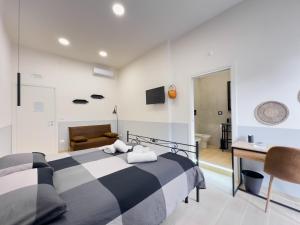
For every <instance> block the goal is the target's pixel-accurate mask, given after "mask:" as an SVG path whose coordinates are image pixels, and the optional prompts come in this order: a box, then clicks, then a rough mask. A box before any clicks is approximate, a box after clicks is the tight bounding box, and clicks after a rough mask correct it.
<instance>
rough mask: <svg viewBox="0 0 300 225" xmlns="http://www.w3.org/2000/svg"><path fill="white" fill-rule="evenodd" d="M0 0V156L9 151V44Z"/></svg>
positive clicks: (10, 107) (10, 108)
mask: <svg viewBox="0 0 300 225" xmlns="http://www.w3.org/2000/svg"><path fill="white" fill-rule="evenodd" d="M2 9H3V7H2V0H1V1H0V102H1V107H0V156H1V155H3V154H8V153H10V152H11V111H12V97H11V92H12V86H11V75H12V71H11V45H10V41H9V38H8V35H7V33H6V30H5V27H4V22H3V16H2V15H3V12H2Z"/></svg>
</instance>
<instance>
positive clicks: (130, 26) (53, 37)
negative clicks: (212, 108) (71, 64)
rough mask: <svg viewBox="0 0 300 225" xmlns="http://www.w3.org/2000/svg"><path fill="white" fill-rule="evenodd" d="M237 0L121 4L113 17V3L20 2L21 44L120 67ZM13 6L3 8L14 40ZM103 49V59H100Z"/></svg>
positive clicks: (12, 0) (11, 2) (9, 1)
mask: <svg viewBox="0 0 300 225" xmlns="http://www.w3.org/2000/svg"><path fill="white" fill-rule="evenodd" d="M241 1H242V0H120V1H119V2H122V3H123V4H124V5H125V8H126V14H125V16H124V17H121V18H118V17H116V16H115V15H114V14H113V13H112V10H111V6H112V4H113V3H114V0H21V4H22V9H21V10H22V11H21V40H22V44H23V45H25V46H28V47H31V48H34V49H39V50H44V51H47V52H51V53H55V54H59V55H62V56H66V57H70V58H74V59H78V60H81V61H85V62H89V63H98V64H103V65H107V66H110V67H114V68H120V67H122V66H124V65H126V64H128V63H130V62H131V61H133V60H134V59H136V58H137V57H139V56H140V55H142V54H144V53H145V52H146V51H148V50H150V49H151V48H154V47H155V46H157V45H159V44H160V43H162V42H164V41H166V40H170V39H174V38H176V37H178V36H179V35H182V34H184V33H185V32H188V31H190V30H191V29H193V28H195V27H196V26H198V25H200V24H201V23H203V22H204V21H206V20H208V19H210V18H212V17H214V16H216V15H218V14H220V13H221V12H222V11H224V10H226V9H228V8H230V7H232V6H234V5H235V4H237V3H239V2H241ZM17 2H18V1H17V0H6V5H5V20H6V24H7V27H8V30H9V33H10V35H11V36H12V37H13V39H14V40H16V36H17V32H16V31H17V29H16V27H17V26H16V24H17ZM60 36H63V37H66V38H68V39H69V40H70V41H71V46H69V47H62V46H60V45H59V44H58V43H57V38H58V37H60ZM102 49H104V50H106V51H107V52H108V54H109V57H108V58H106V59H103V58H100V57H99V55H98V51H99V50H102Z"/></svg>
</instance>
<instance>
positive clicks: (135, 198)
mask: <svg viewBox="0 0 300 225" xmlns="http://www.w3.org/2000/svg"><path fill="white" fill-rule="evenodd" d="M102 149H103V148H102ZM102 149H101V150H99V149H90V150H85V151H78V152H74V153H65V154H60V155H56V156H50V157H48V158H47V160H48V162H49V164H50V165H51V166H52V167H53V168H54V171H55V172H54V176H53V183H54V186H55V188H56V190H57V192H58V193H59V195H60V196H61V198H62V199H63V200H64V201H66V204H67V212H66V213H65V214H64V215H63V216H62V217H60V218H58V219H56V220H55V221H53V222H51V223H50V224H55V225H102V224H110V225H117V224H118V225H158V224H160V223H161V222H162V221H164V220H165V219H166V218H167V216H168V215H170V214H171V213H172V212H173V210H174V209H175V208H176V206H177V205H178V204H179V203H181V202H182V201H183V200H184V199H185V197H187V196H188V194H189V193H190V192H191V191H192V190H193V189H194V188H195V187H198V188H200V189H203V188H205V180H204V176H203V173H202V172H201V170H200V169H199V167H198V166H196V165H195V164H194V163H193V162H192V161H191V160H190V159H188V158H186V157H184V156H181V155H177V154H174V153H171V152H165V151H161V150H160V151H159V152H156V153H157V154H158V160H157V161H156V162H148V163H138V164H128V163H127V153H123V154H120V153H117V154H113V155H112V154H107V153H105V152H104V151H103V150H102Z"/></svg>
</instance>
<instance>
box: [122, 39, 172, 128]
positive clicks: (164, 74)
mask: <svg viewBox="0 0 300 225" xmlns="http://www.w3.org/2000/svg"><path fill="white" fill-rule="evenodd" d="M170 79H171V73H170V61H169V46H168V45H167V44H165V45H162V46H159V47H158V48H156V49H154V50H153V51H150V52H149V53H147V54H146V55H144V56H143V57H141V58H140V59H138V60H136V61H135V62H133V63H131V64H130V65H128V66H126V67H125V68H124V69H123V70H121V71H120V72H119V76H118V106H119V113H120V119H121V120H134V121H151V122H168V121H169V113H168V112H169V111H168V110H169V100H168V99H167V98H166V103H165V104H156V105H146V90H148V89H152V88H156V87H159V86H166V92H167V86H168V84H169V83H170Z"/></svg>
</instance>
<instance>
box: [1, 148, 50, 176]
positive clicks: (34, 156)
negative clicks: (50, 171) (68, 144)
mask: <svg viewBox="0 0 300 225" xmlns="http://www.w3.org/2000/svg"><path fill="white" fill-rule="evenodd" d="M40 167H49V164H48V163H47V161H46V159H45V155H44V154H43V153H40V152H33V153H19V154H11V155H7V156H4V157H2V158H0V177H2V176H5V175H8V174H11V173H15V172H18V171H22V170H27V169H32V168H40Z"/></svg>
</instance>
